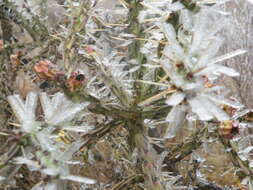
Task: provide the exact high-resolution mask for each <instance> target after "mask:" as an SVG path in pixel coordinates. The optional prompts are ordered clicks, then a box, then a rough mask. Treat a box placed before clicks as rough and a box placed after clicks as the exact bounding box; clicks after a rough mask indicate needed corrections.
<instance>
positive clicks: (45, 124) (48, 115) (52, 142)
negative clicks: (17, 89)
mask: <svg viewBox="0 0 253 190" xmlns="http://www.w3.org/2000/svg"><path fill="white" fill-rule="evenodd" d="M37 100H38V94H37V93H35V92H30V93H29V94H28V95H27V98H26V102H25V103H24V102H23V100H22V99H21V97H20V96H18V95H13V96H9V97H8V101H9V103H10V105H11V107H12V109H13V112H14V114H15V116H16V117H17V118H18V120H19V122H20V123H21V131H23V132H24V133H26V134H27V135H29V136H30V139H29V140H31V142H32V143H33V145H34V147H33V148H34V150H33V151H35V152H33V151H31V150H30V151H29V152H27V151H28V150H26V149H25V152H24V155H23V157H17V158H15V161H16V163H17V164H26V165H27V166H28V167H29V168H30V169H31V170H33V171H36V170H39V171H41V173H42V174H44V175H49V176H53V177H55V176H58V179H59V180H73V181H77V182H82V183H88V184H94V183H95V182H96V181H95V180H92V179H89V178H85V177H79V176H72V175H70V171H69V168H68V162H69V161H70V160H71V159H72V156H73V154H74V153H75V152H76V151H77V150H79V149H80V147H81V146H82V145H83V142H82V141H81V139H80V137H79V138H78V136H77V135H75V141H73V142H70V143H69V144H65V143H64V142H61V141H59V140H58V139H59V138H60V137H61V136H59V135H60V134H54V133H55V131H56V130H67V131H68V130H70V131H77V132H82V133H87V132H88V131H89V130H91V129H92V127H90V126H69V123H70V121H71V120H72V119H73V118H74V117H75V115H76V114H77V113H78V112H80V111H81V110H83V109H84V108H85V107H87V105H88V103H85V102H84V103H81V104H75V103H72V102H71V101H69V100H67V99H66V97H65V96H64V94H62V93H57V94H55V95H54V96H53V98H50V97H48V95H47V94H46V93H41V94H40V101H41V105H42V108H43V112H44V118H45V121H41V122H39V121H36V117H35V115H36V107H37ZM36 147H37V148H36ZM35 148H36V149H37V150H35ZM42 186H44V184H40V185H36V188H35V187H34V188H33V189H42ZM49 186H50V187H49ZM44 188H46V189H59V188H60V187H58V188H57V181H56V180H54V181H53V182H51V183H50V184H46V186H45V187H44Z"/></svg>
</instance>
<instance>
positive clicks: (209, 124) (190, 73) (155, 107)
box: [0, 0, 253, 190]
mask: <svg viewBox="0 0 253 190" xmlns="http://www.w3.org/2000/svg"><path fill="white" fill-rule="evenodd" d="M106 2H107V3H108V5H110V6H108V5H107V4H104V3H106ZM225 2H226V1H225V0H221V1H218V0H217V1H215V0H214V1H202V0H166V1H165V0H143V1H136V0H120V1H109V0H108V1H81V0H80V1H75V2H68V3H65V4H64V5H65V6H66V10H67V12H68V15H67V18H66V19H67V21H66V22H62V23H61V25H60V26H61V27H60V28H55V31H56V32H55V33H54V34H52V35H49V33H50V32H49V31H46V32H47V33H43V32H42V34H41V36H42V37H43V36H44V35H45V36H47V38H46V41H47V42H48V43H51V41H50V40H52V41H54V40H56V41H59V43H58V42H57V43H58V44H56V45H54V46H55V49H56V50H55V52H54V55H52V57H53V58H54V59H55V60H57V59H58V56H57V55H58V54H60V55H61V56H59V57H60V58H59V59H60V61H58V62H57V63H55V64H53V63H51V62H50V61H41V60H40V61H38V62H39V63H37V64H36V65H35V67H34V70H35V72H37V75H38V77H39V78H40V79H39V80H46V81H49V82H50V83H52V84H53V85H55V86H56V87H57V88H56V89H57V90H62V91H63V92H64V93H60V92H58V93H56V94H53V95H52V98H51V97H50V96H51V95H50V93H45V92H43V93H39V92H30V93H29V94H28V95H27V97H26V101H25V102H24V101H23V100H22V98H21V97H20V96H19V95H12V96H8V102H9V104H10V105H11V107H12V110H13V113H14V115H15V116H16V118H17V119H18V121H19V123H20V132H21V133H22V134H27V136H28V138H29V142H30V145H29V146H27V147H24V149H23V152H22V153H23V155H22V156H21V157H20V156H19V157H17V158H15V159H13V160H14V161H15V163H16V164H26V165H27V166H28V168H29V169H30V170H31V171H39V172H40V173H41V175H46V176H51V178H50V182H48V183H45V182H39V183H38V184H37V185H35V186H34V187H33V189H34V190H35V189H43V188H44V189H52V190H54V189H63V188H65V186H64V184H61V181H63V180H72V181H76V182H80V183H85V184H88V185H91V184H92V185H93V184H95V183H96V182H98V186H96V187H97V189H98V188H99V180H98V181H96V180H95V179H94V180H93V179H90V178H86V177H81V176H74V175H71V174H70V168H69V164H70V163H72V158H73V155H74V154H75V153H76V152H80V149H82V148H84V147H85V148H87V149H89V148H90V144H89V143H88V141H89V140H90V141H91V142H92V143H93V142H95V141H97V140H98V139H99V138H102V137H104V136H105V134H107V133H109V132H111V131H112V130H113V129H114V127H115V128H116V127H117V126H122V127H124V129H125V130H127V131H128V133H127V135H126V136H127V141H126V142H124V143H125V146H126V147H127V148H125V149H124V148H123V149H124V151H125V152H128V156H127V158H118V157H119V155H116V156H114V157H113V156H111V157H110V161H115V162H116V163H122V160H123V161H126V160H127V162H126V163H127V164H129V163H130V164H129V165H128V166H127V167H128V168H131V171H130V172H129V173H128V175H127V176H123V177H122V176H121V180H124V178H127V180H124V181H121V182H119V183H116V182H115V184H114V183H112V184H107V185H108V186H110V188H111V189H121V188H123V186H124V185H130V182H133V183H136V184H135V185H134V186H131V187H130V188H136V189H137V188H138V189H152V190H165V189H176V188H184V189H186V188H188V189H200V188H202V189H203V188H206V189H209V188H212V189H219V187H217V186H215V185H214V184H212V183H209V182H203V177H202V175H200V172H199V171H198V164H196V163H194V161H192V162H191V164H190V163H189V164H188V165H191V166H192V167H193V168H192V169H191V170H190V169H189V171H188V172H189V175H190V177H189V179H188V178H183V177H182V176H181V174H180V171H179V170H178V168H177V167H176V164H177V163H178V162H180V161H181V160H183V159H184V158H185V157H187V156H189V155H191V153H193V152H194V151H195V150H196V149H198V148H199V147H200V146H201V144H202V143H203V144H204V145H206V144H207V143H206V142H207V141H210V139H219V140H220V142H221V143H222V144H223V145H224V147H225V148H226V149H229V152H230V154H231V155H232V157H233V163H234V164H235V165H236V167H240V169H241V170H240V172H241V173H243V175H240V176H239V175H238V176H239V177H240V180H241V181H242V180H243V179H244V181H246V182H247V183H248V184H249V186H250V185H251V183H252V179H251V177H250V175H252V171H251V168H252V167H253V166H252V161H251V160H250V159H251V157H250V152H251V151H252V146H250V145H249V144H247V143H246V141H247V140H248V138H247V139H244V138H240V139H236V138H234V139H232V140H230V139H231V138H232V137H234V136H235V135H238V130H239V128H240V129H241V128H243V127H242V126H245V125H246V124H245V123H243V122H242V121H241V120H242V118H243V116H245V114H241V115H240V111H241V110H242V109H243V105H242V104H241V103H239V102H238V101H237V100H235V99H233V98H230V97H226V94H225V93H224V91H225V88H224V87H222V86H219V84H218V79H219V77H220V76H221V75H227V76H229V77H237V76H238V75H239V73H238V72H236V71H235V70H233V69H232V68H229V67H227V66H224V65H222V61H225V60H227V59H229V58H232V57H234V56H238V55H241V54H244V53H246V51H245V50H243V49H239V50H236V51H233V52H231V53H228V54H225V55H220V54H219V50H220V48H221V46H222V44H223V41H224V40H223V38H222V37H221V36H220V32H221V30H222V29H223V27H225V25H226V21H227V20H226V19H227V18H226V15H227V14H226V12H223V11H222V10H221V9H220V7H221V5H222V4H223V3H225ZM10 4H12V3H10ZM12 5H13V4H12ZM13 7H15V6H13ZM105 7H106V8H105ZM45 14H46V13H45ZM19 16H20V17H22V15H19ZM44 16H45V15H44ZM68 19H69V20H68ZM21 20H22V19H21ZM21 22H22V21H21ZM59 22H60V21H59ZM27 30H28V29H27ZM51 30H52V31H53V30H54V29H53V28H51V29H50V31H51ZM28 32H29V31H28ZM30 35H31V36H34V33H33V32H31V34H30ZM42 37H41V38H42ZM34 38H35V39H37V38H38V37H36V36H34ZM56 47H57V48H56ZM43 51H46V50H43ZM43 51H42V52H43ZM48 54H50V52H48ZM37 56H38V55H37ZM33 58H34V59H36V56H34V57H33ZM48 59H50V57H48ZM77 68H78V69H77ZM76 70H78V71H76ZM38 97H39V98H38ZM38 99H39V100H40V105H41V108H42V110H43V115H44V116H43V118H44V119H43V120H42V119H41V117H40V116H37V115H36V113H37V111H36V108H37V107H38V106H37V103H38ZM247 113H250V111H249V112H247ZM78 114H80V115H81V116H82V117H85V115H88V114H90V115H93V116H94V117H95V116H97V115H98V114H100V115H103V116H104V118H105V119H106V121H105V124H104V125H102V127H101V126H96V124H94V122H93V123H92V122H89V121H88V120H89V119H87V121H86V120H85V121H83V122H82V124H81V125H80V126H72V125H71V122H72V121H73V120H74V118H75V117H76V116H78ZM238 114H239V115H240V116H237V115H238ZM242 115H243V116H242ZM246 120H247V119H246ZM192 123H198V124H199V126H197V127H196V128H195V129H194V130H195V131H194V133H193V134H191V137H190V138H189V139H187V140H186V142H183V143H182V144H181V145H179V146H177V147H174V148H172V149H169V148H168V147H167V146H166V142H167V141H169V140H171V139H173V138H175V137H176V136H177V134H178V131H179V130H181V129H182V128H183V127H188V128H190V127H191V124H192ZM161 124H165V125H166V130H164V131H165V132H164V133H162V134H159V135H158V137H159V138H151V137H150V136H149V133H150V130H151V129H153V128H155V127H156V126H159V125H161ZM247 126H248V124H247ZM66 135H71V136H73V139H72V141H69V140H63V139H62V138H61V137H63V136H66ZM86 137H87V138H86ZM237 137H238V136H237ZM112 138H113V137H112ZM119 138H120V137H119ZM238 138H239V137H238ZM87 139H88V140H87ZM64 141H67V142H64ZM126 144H127V145H126ZM238 147H239V148H238ZM243 148H246V150H244V151H242V150H241V149H243ZM126 149H127V151H126ZM87 152H89V151H87ZM196 154H197V153H196V152H194V155H193V156H192V157H198V156H196ZM89 156H90V157H92V156H91V155H89ZM92 159H93V158H92ZM92 159H91V158H89V159H88V160H89V162H90V163H91V162H92V161H91V160H92ZM93 160H94V159H93ZM197 160H198V159H197ZM199 160H201V159H199ZM83 164H86V163H83ZM130 174H131V175H130ZM122 175H123V174H122ZM129 176H130V177H129ZM241 176H242V177H241ZM182 178H183V179H182ZM4 179H5V178H4V176H3V177H1V176H0V180H4ZM105 186H106V185H104V186H103V187H102V188H104V189H105ZM90 187H94V188H95V186H90ZM79 188H80V189H81V188H86V187H82V186H81V185H80V187H79ZM251 188H252V187H251Z"/></svg>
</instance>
